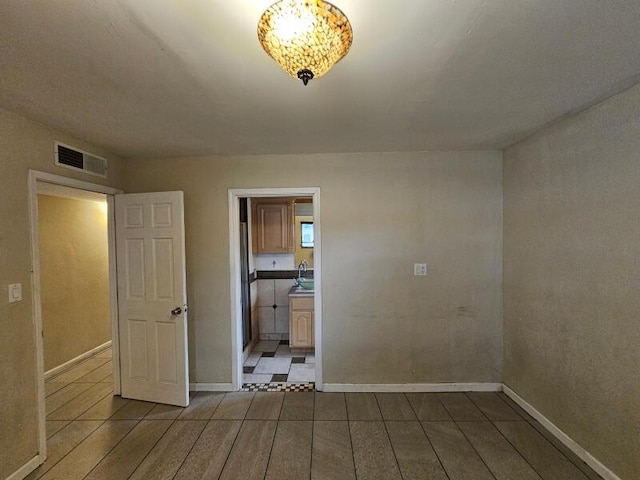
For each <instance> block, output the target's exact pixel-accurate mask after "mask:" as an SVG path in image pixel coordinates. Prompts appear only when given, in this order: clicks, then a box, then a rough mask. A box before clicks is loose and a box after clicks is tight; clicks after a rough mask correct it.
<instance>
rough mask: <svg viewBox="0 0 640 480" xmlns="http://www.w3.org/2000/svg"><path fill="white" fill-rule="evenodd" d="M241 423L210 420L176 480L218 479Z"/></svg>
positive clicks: (237, 421)
mask: <svg viewBox="0 0 640 480" xmlns="http://www.w3.org/2000/svg"><path fill="white" fill-rule="evenodd" d="M241 425H242V421H241V420H212V421H210V422H209V423H208V424H207V426H206V427H205V429H204V431H203V432H202V435H200V438H198V440H197V441H196V443H195V445H194V446H193V448H192V449H191V451H190V452H189V455H188V456H187V458H186V459H185V461H184V463H183V464H182V466H181V467H180V470H178V473H177V475H176V477H175V479H174V480H194V479H198V480H217V479H218V477H219V476H220V473H221V472H222V469H223V467H224V464H225V462H226V460H227V457H228V455H229V452H230V451H231V448H232V447H233V443H234V442H235V439H236V437H237V435H238V432H239V431H240V426H241Z"/></svg>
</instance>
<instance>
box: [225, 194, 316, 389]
mask: <svg viewBox="0 0 640 480" xmlns="http://www.w3.org/2000/svg"><path fill="white" fill-rule="evenodd" d="M303 224H304V227H303ZM229 237H230V243H229V245H230V258H231V262H230V266H231V310H232V325H231V327H232V328H231V330H232V362H233V363H232V387H233V389H234V390H240V389H242V388H243V385H245V388H249V389H251V390H255V389H258V388H262V389H273V388H276V385H275V384H278V385H277V386H278V388H279V389H280V390H286V389H295V388H298V389H299V388H301V386H303V385H304V387H305V389H313V388H314V386H315V389H316V390H322V308H321V305H322V289H321V279H322V275H321V271H322V267H321V248H320V246H321V234H320V189H319V188H264V189H230V190H229ZM298 237H299V238H298ZM303 237H304V238H303ZM298 279H299V280H298ZM246 384H250V386H249V385H246Z"/></svg>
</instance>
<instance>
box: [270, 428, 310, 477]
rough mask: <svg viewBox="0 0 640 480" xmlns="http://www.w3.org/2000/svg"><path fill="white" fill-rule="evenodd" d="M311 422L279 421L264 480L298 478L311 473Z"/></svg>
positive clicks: (308, 475)
mask: <svg viewBox="0 0 640 480" xmlns="http://www.w3.org/2000/svg"><path fill="white" fill-rule="evenodd" d="M312 431H313V422H310V421H290V422H279V423H278V427H277V429H276V436H275V439H274V441H273V448H272V449H271V457H270V459H269V465H268V466H267V475H266V480H300V479H306V478H309V477H310V475H311V438H312Z"/></svg>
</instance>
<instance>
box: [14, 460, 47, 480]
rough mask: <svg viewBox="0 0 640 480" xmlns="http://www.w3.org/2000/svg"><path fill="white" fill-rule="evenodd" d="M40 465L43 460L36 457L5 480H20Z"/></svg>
mask: <svg viewBox="0 0 640 480" xmlns="http://www.w3.org/2000/svg"><path fill="white" fill-rule="evenodd" d="M41 463H44V459H41V455H36V456H35V457H33V458H32V459H31V460H29V461H28V462H27V463H25V464H24V465H23V466H21V467H20V468H19V469H18V470H16V471H15V472H13V473H12V474H11V475H9V476H8V477H7V478H6V479H5V480H22V479H23V478H26V477H27V475H29V474H30V473H31V472H33V471H34V470H35V469H36V468H38V467H39V466H40V464H41Z"/></svg>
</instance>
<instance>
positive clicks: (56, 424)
mask: <svg viewBox="0 0 640 480" xmlns="http://www.w3.org/2000/svg"><path fill="white" fill-rule="evenodd" d="M70 423H71V420H47V422H46V427H45V428H46V430H47V438H51V437H52V436H54V435H55V434H56V433H58V432H59V431H60V430H62V429H63V428H64V427H66V426H67V425H69V424H70Z"/></svg>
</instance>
